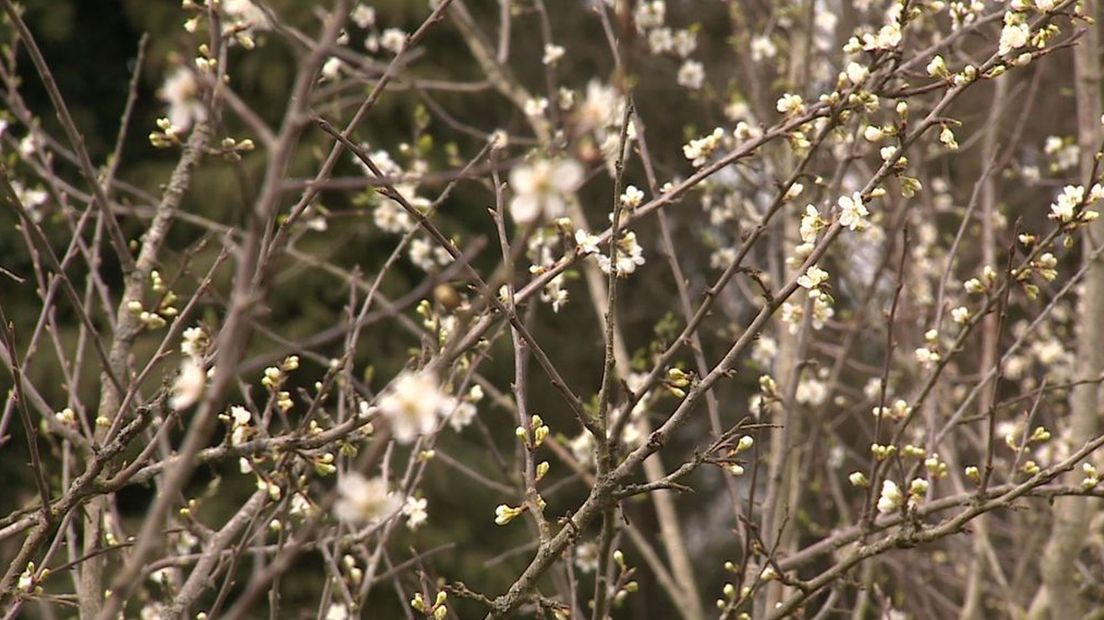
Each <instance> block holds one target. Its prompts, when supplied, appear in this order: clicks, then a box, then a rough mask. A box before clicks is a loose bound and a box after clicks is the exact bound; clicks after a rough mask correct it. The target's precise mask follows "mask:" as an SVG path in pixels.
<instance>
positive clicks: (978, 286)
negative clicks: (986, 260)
mask: <svg viewBox="0 0 1104 620" xmlns="http://www.w3.org/2000/svg"><path fill="white" fill-rule="evenodd" d="M996 283H997V272H996V270H995V269H993V268H992V267H990V266H989V265H986V266H985V267H983V268H982V270H981V277H980V278H970V279H969V280H966V282H964V283H963V284H962V287H963V288H965V289H966V292H967V293H974V294H980V293H986V292H989V291H991V290H993V287H994V285H995V284H996Z"/></svg>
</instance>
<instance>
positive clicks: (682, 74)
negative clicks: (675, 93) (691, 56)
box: [678, 60, 705, 90]
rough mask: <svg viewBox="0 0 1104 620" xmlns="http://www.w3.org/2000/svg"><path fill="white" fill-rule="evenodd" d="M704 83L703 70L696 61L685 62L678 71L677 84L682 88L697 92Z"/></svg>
mask: <svg viewBox="0 0 1104 620" xmlns="http://www.w3.org/2000/svg"><path fill="white" fill-rule="evenodd" d="M704 81H705V69H704V68H703V67H702V64H701V63H700V62H698V61H696V60H687V61H686V62H684V63H682V66H681V67H679V70H678V84H679V86H682V87H683V88H689V89H690V90H698V89H700V88H701V87H702V83H703V82H704Z"/></svg>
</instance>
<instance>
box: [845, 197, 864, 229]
mask: <svg viewBox="0 0 1104 620" xmlns="http://www.w3.org/2000/svg"><path fill="white" fill-rule="evenodd" d="M839 208H840V216H839V223H840V226H845V227H847V228H848V229H850V230H863V229H865V228H866V226H867V222H866V216H868V215H870V212H869V211H867V210H866V205H864V204H863V200H862V195H861V194H859V193H858V192H855V193H854V194H852V195H850V196H840V198H839Z"/></svg>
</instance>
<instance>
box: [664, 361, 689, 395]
mask: <svg viewBox="0 0 1104 620" xmlns="http://www.w3.org/2000/svg"><path fill="white" fill-rule="evenodd" d="M693 380H694V374H693V373H688V372H684V371H683V370H682V369H681V368H668V369H667V378H666V379H665V380H664V381H663V386H664V387H666V388H667V391H668V392H670V393H671V394H672V395H673V396H674V397H675V398H685V397H686V390H685V388H686V387H687V386H689V385H690V383H691V382H692V381H693Z"/></svg>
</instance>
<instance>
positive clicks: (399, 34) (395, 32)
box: [379, 28, 406, 54]
mask: <svg viewBox="0 0 1104 620" xmlns="http://www.w3.org/2000/svg"><path fill="white" fill-rule="evenodd" d="M405 45H406V33H405V32H403V31H402V30H400V29H399V28H388V29H387V30H384V31H383V34H382V35H380V39H379V46H380V47H382V48H383V49H385V50H387V51H389V52H391V53H392V54H398V53H399V52H401V51H402V49H403V47H404V46H405Z"/></svg>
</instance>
